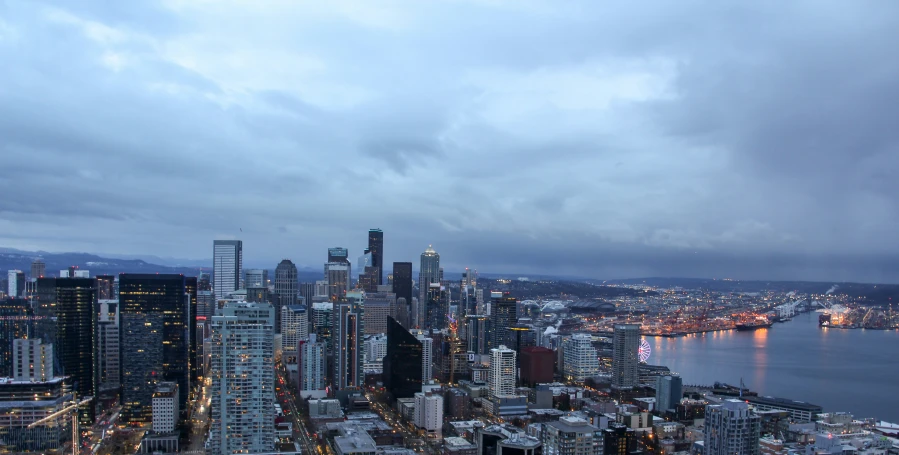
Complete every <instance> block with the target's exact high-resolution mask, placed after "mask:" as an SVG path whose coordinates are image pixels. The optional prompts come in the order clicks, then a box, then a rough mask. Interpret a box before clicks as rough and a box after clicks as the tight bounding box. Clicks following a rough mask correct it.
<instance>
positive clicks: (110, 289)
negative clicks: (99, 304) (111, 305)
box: [95, 275, 117, 300]
mask: <svg viewBox="0 0 899 455" xmlns="http://www.w3.org/2000/svg"><path fill="white" fill-rule="evenodd" d="M95 278H96V279H97V300H114V299H116V298H117V295H116V285H115V275H97V276H96V277H95Z"/></svg>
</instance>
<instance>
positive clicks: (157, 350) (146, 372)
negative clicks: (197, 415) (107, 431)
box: [119, 273, 196, 423]
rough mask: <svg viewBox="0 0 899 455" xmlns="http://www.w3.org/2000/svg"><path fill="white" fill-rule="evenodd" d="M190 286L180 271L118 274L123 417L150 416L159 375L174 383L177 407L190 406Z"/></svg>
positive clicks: (192, 320)
mask: <svg viewBox="0 0 899 455" xmlns="http://www.w3.org/2000/svg"><path fill="white" fill-rule="evenodd" d="M194 283H195V282H194ZM189 292H190V289H189V288H188V285H187V280H186V279H185V277H184V276H183V275H177V274H137V273H135V274H131V273H123V274H120V275H119V324H120V327H119V337H120V338H119V339H120V343H119V346H120V348H121V360H120V364H121V371H122V372H121V375H120V376H121V378H122V418H123V419H124V420H125V422H135V423H150V422H151V421H152V417H153V414H152V408H151V406H152V398H153V392H154V391H155V390H156V384H157V383H159V382H162V381H168V382H176V383H178V393H179V397H178V405H179V409H182V410H186V409H188V406H187V395H188V392H189V391H190V379H191V372H192V368H191V367H192V362H193V359H192V358H191V346H190V344H191V336H192V335H191V334H193V336H196V335H195V333H196V331H195V330H194V326H195V324H196V317H195V316H194V315H192V314H191V313H190V307H191V295H190V293H189Z"/></svg>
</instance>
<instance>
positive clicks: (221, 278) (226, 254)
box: [212, 240, 243, 300]
mask: <svg viewBox="0 0 899 455" xmlns="http://www.w3.org/2000/svg"><path fill="white" fill-rule="evenodd" d="M212 270H213V285H212V286H213V290H214V291H215V298H216V300H221V299H223V298H225V296H226V295H227V294H229V293H231V292H234V291H236V290H238V289H240V280H241V278H242V277H243V242H242V241H240V240H215V241H213V243H212Z"/></svg>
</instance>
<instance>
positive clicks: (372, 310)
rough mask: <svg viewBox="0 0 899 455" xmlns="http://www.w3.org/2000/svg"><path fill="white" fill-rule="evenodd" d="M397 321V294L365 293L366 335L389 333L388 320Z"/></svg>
mask: <svg viewBox="0 0 899 455" xmlns="http://www.w3.org/2000/svg"><path fill="white" fill-rule="evenodd" d="M388 317H393V318H394V319H396V294H394V293H392V292H366V293H365V334H366V335H373V334H376V333H387V318H388Z"/></svg>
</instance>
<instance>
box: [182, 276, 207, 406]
mask: <svg viewBox="0 0 899 455" xmlns="http://www.w3.org/2000/svg"><path fill="white" fill-rule="evenodd" d="M197 289H198V284H197V277H195V276H186V277H184V293H185V294H186V295H185V298H186V299H187V311H188V313H187V314H186V317H187V322H185V325H186V326H187V330H188V332H189V333H188V334H187V343H188V355H189V356H190V370H189V371H190V382H191V384H193V383H195V382H196V381H199V380H200V376H202V375H203V368H202V365H203V356H202V354H201V353H202V350H203V349H202V344H203V338H202V337H199V338H198V337H197V305H198V304H199V301H198V300H197ZM179 393H180V391H179Z"/></svg>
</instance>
